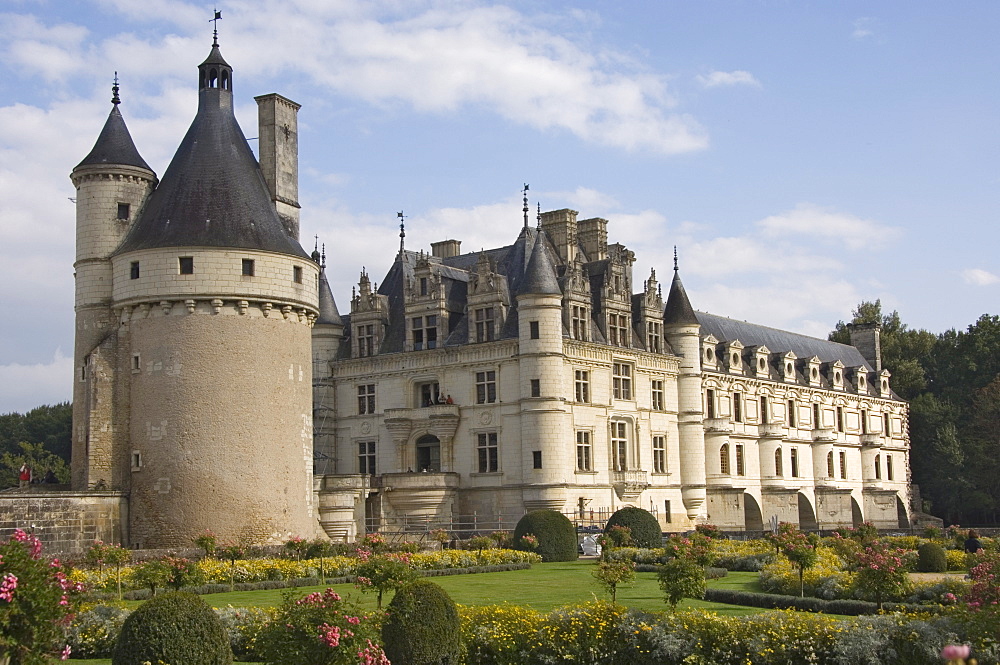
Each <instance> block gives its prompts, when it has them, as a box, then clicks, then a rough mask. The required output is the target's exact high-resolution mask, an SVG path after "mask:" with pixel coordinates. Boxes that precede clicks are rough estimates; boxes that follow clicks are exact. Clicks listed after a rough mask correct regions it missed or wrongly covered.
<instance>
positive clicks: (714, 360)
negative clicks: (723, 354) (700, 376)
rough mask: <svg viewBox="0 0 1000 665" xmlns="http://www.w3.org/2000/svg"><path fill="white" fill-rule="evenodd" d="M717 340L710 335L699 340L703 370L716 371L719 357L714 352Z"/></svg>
mask: <svg viewBox="0 0 1000 665" xmlns="http://www.w3.org/2000/svg"><path fill="white" fill-rule="evenodd" d="M718 343H719V340H717V339H715V337H713V336H712V335H708V336H706V337H705V338H703V339H702V340H701V349H702V355H701V357H702V367H703V368H704V369H718V362H719V356H718V354H716V352H715V345H716V344H718Z"/></svg>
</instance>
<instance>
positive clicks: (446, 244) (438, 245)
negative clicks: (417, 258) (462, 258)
mask: <svg viewBox="0 0 1000 665" xmlns="http://www.w3.org/2000/svg"><path fill="white" fill-rule="evenodd" d="M461 253H462V241H461V240H442V241H441V242H432V243H431V256H436V257H438V258H439V259H447V258H451V257H452V256H458V255H459V254H461Z"/></svg>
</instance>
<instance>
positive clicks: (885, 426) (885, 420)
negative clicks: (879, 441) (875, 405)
mask: <svg viewBox="0 0 1000 665" xmlns="http://www.w3.org/2000/svg"><path fill="white" fill-rule="evenodd" d="M889 425H890V422H889V414H888V413H883V414H882V433H883V435H884V436H892V428H891V427H889Z"/></svg>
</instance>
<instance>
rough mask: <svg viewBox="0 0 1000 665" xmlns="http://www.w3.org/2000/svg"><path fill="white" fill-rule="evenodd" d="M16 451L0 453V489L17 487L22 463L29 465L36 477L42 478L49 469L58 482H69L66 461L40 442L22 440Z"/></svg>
mask: <svg viewBox="0 0 1000 665" xmlns="http://www.w3.org/2000/svg"><path fill="white" fill-rule="evenodd" d="M17 448H18V452H5V453H3V455H0V489H3V488H7V487H17V483H18V480H17V476H18V471H19V470H20V468H21V465H22V464H27V465H28V466H29V467H31V472H32V474H33V475H34V477H35V478H36V479H39V478H43V477H44V476H45V475H46V474H47V473H48V472H49V471H51V472H52V474H53V475H54V476H55V477H56V480H57V481H58V482H60V483H68V482H69V467H68V466H66V461H65V460H64V459H63V458H62V457H59V456H58V455H55V454H53V453H51V452H49V451H48V450H46V449H45V446H44V445H43V444H41V443H28V442H27V441H22V442H20V443H18V444H17Z"/></svg>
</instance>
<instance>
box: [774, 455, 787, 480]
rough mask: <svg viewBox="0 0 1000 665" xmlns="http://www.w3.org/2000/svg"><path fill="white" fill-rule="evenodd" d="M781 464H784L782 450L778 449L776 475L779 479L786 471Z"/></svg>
mask: <svg viewBox="0 0 1000 665" xmlns="http://www.w3.org/2000/svg"><path fill="white" fill-rule="evenodd" d="M781 462H782V459H781V448H778V449H776V450H775V451H774V475H775V476H777V477H778V478H781V477H783V476H784V475H785V469H784V468H783V465H782V463H781Z"/></svg>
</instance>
